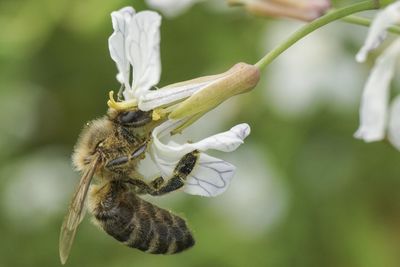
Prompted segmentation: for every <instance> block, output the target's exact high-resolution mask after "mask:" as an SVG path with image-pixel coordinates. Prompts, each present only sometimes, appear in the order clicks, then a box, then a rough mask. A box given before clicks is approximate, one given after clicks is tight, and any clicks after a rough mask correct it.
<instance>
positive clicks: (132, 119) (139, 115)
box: [118, 110, 151, 127]
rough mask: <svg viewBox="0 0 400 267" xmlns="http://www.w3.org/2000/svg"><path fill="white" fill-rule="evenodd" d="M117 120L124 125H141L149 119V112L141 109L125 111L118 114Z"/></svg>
mask: <svg viewBox="0 0 400 267" xmlns="http://www.w3.org/2000/svg"><path fill="white" fill-rule="evenodd" d="M118 121H119V122H120V123H121V124H123V125H126V126H132V127H138V126H143V125H145V124H146V123H148V122H149V121H151V113H150V112H146V111H142V110H136V111H127V112H123V113H121V114H120V115H119V116H118Z"/></svg>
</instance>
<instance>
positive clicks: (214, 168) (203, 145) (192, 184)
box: [151, 121, 250, 196]
mask: <svg viewBox="0 0 400 267" xmlns="http://www.w3.org/2000/svg"><path fill="white" fill-rule="evenodd" d="M181 123H182V121H175V122H173V121H167V122H165V123H163V124H162V125H160V126H158V127H157V128H155V129H154V131H153V133H152V135H153V143H152V145H151V155H152V158H153V160H154V162H155V163H156V165H157V166H158V168H159V169H160V171H161V175H162V176H163V177H164V178H165V179H168V178H169V177H171V175H172V173H173V170H174V168H175V166H176V165H177V164H178V162H179V160H180V159H181V158H182V157H183V156H184V155H185V154H187V153H189V152H192V151H193V150H196V149H197V150H199V151H200V152H203V151H206V150H208V149H215V150H220V151H224V152H231V151H233V150H235V149H236V148H238V147H239V145H240V144H242V143H243V140H244V139H245V138H246V137H247V136H248V135H249V134H250V127H249V125H248V124H245V123H243V124H239V125H236V126H235V127H233V128H231V129H230V130H229V131H226V132H224V133H220V134H216V135H213V136H211V137H208V138H205V139H203V140H201V141H199V142H196V143H191V144H189V143H186V144H183V145H178V144H176V143H174V142H169V143H168V144H164V143H162V142H161V140H160V138H163V137H166V136H167V135H169V133H170V131H171V130H172V129H174V128H176V127H177V126H178V125H180V124H181ZM234 170H235V167H234V166H233V165H231V164H230V163H228V162H225V161H222V160H220V159H216V158H213V157H211V156H208V155H207V154H204V153H200V157H199V162H198V164H197V165H196V167H195V168H194V169H193V172H192V173H191V174H190V176H189V178H188V184H187V185H186V186H185V189H184V190H185V192H187V193H190V194H197V195H203V196H215V195H218V194H220V193H222V192H223V191H224V190H225V189H226V187H227V186H228V185H229V181H230V179H231V177H232V176H233V174H234Z"/></svg>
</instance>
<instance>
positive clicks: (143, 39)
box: [109, 7, 259, 196]
mask: <svg viewBox="0 0 400 267" xmlns="http://www.w3.org/2000/svg"><path fill="white" fill-rule="evenodd" d="M111 16H112V21H113V28H114V33H113V34H112V35H111V37H110V38H109V47H110V54H111V58H112V59H113V60H114V61H115V62H116V64H117V68H118V71H119V73H118V75H117V80H118V81H119V82H120V83H121V84H122V86H123V87H122V89H123V90H122V93H123V97H124V101H121V102H113V100H111V102H109V105H110V107H111V108H121V109H124V108H126V107H127V108H128V109H129V108H132V107H135V106H137V107H138V108H139V109H141V110H144V111H149V110H153V118H154V113H155V112H154V111H155V110H156V109H163V112H166V113H168V114H174V112H177V114H175V116H174V117H175V118H177V120H166V121H165V122H164V123H162V124H161V125H160V126H158V127H156V128H155V129H154V130H153V132H152V144H151V147H150V148H149V151H148V152H149V154H150V156H151V159H152V160H153V161H154V163H155V165H156V166H157V168H158V169H159V171H160V173H161V176H162V177H163V178H164V179H168V178H169V177H171V176H172V174H173V170H174V168H175V166H176V165H177V163H178V162H179V160H180V159H181V158H182V157H183V156H184V155H185V154H187V153H190V152H192V151H194V150H198V151H200V154H199V158H198V162H197V163H196V166H195V168H194V169H193V171H192V172H191V173H190V175H189V177H188V178H187V181H186V184H185V186H184V188H183V190H184V191H185V192H186V193H189V194H194V195H202V196H215V195H218V194H220V193H222V192H224V191H225V189H226V188H227V186H228V185H229V182H230V179H231V178H232V176H233V174H234V170H235V167H234V166H233V165H232V164H230V163H228V162H225V161H223V160H220V159H217V158H214V157H211V156H209V155H207V154H205V153H203V152H204V151H206V150H209V149H214V150H220V151H224V152H231V151H233V150H235V149H236V148H237V147H238V146H239V145H240V144H242V143H243V140H244V139H245V138H246V137H247V136H248V135H249V133H250V127H249V125H247V124H239V125H237V126H235V127H233V128H232V129H231V130H229V131H227V132H224V133H220V134H217V135H213V136H211V137H208V138H205V139H203V140H201V141H199V142H197V143H185V144H183V145H178V144H177V143H174V142H171V141H170V142H167V143H163V142H162V141H161V139H163V140H164V139H165V138H166V137H169V136H170V134H171V132H172V131H174V130H176V129H177V128H180V127H182V125H185V124H187V123H188V122H189V121H190V122H192V119H193V116H194V117H195V118H197V116H198V114H197V113H200V114H203V113H204V112H207V111H208V110H210V109H211V108H214V107H215V106H217V105H218V104H219V103H221V102H222V101H224V100H225V99H227V98H229V97H230V96H231V95H234V94H238V93H241V92H244V91H247V90H248V89H250V88H252V87H254V86H255V84H254V82H255V83H256V82H257V81H258V76H259V73H258V69H256V68H255V67H254V66H251V65H247V64H244V65H243V64H237V65H235V66H234V67H233V68H231V69H230V70H228V71H227V72H224V73H222V74H218V75H212V76H206V77H201V78H197V79H193V80H190V81H186V82H181V83H177V84H173V85H170V86H166V87H164V88H161V89H158V90H150V89H151V88H152V87H153V86H154V85H155V84H157V83H158V82H159V80H160V74H161V63H160V48H159V46H160V33H159V27H160V25H161V17H160V16H159V15H158V14H157V13H155V12H152V11H142V12H138V13H135V11H134V9H133V8H131V7H125V8H122V9H121V10H119V11H115V12H112V13H111ZM241 77H243V78H241ZM254 77H255V78H254ZM230 80H232V81H230ZM210 90H212V91H211V92H210ZM203 91H204V92H206V93H204V92H203ZM202 94H206V96H203V95H202ZM185 99H187V100H186V101H188V102H187V103H186V102H185V101H183V100H185ZM204 99H205V100H207V101H206V102H207V103H208V105H203V102H202V100H204ZM182 101H183V102H182ZM180 102H182V103H180ZM177 103H178V105H177ZM188 103H189V104H188ZM193 103H194V104H193ZM192 106H195V109H193V108H191V107H192ZM182 110H183V111H182ZM182 114H183V115H182ZM164 115H165V114H164ZM154 119H155V120H157V119H159V118H154Z"/></svg>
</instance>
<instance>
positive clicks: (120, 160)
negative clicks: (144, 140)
mask: <svg viewBox="0 0 400 267" xmlns="http://www.w3.org/2000/svg"><path fill="white" fill-rule="evenodd" d="M145 152H146V144H143V145H141V146H139V148H137V149H136V150H135V151H133V152H132V153H131V154H130V155H121V156H119V157H116V158H114V159H112V160H110V161H108V162H107V163H106V164H105V168H106V169H108V170H109V171H112V172H119V170H121V169H123V168H124V166H125V165H126V164H128V163H129V162H130V161H131V160H134V159H137V158H140V157H141V156H143V154H144V153H145Z"/></svg>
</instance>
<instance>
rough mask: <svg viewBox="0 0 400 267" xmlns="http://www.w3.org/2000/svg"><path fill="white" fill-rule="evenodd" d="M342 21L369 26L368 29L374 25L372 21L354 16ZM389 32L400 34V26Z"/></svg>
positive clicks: (390, 28)
mask: <svg viewBox="0 0 400 267" xmlns="http://www.w3.org/2000/svg"><path fill="white" fill-rule="evenodd" d="M342 21H344V22H347V23H351V24H356V25H361V26H367V27H369V26H370V25H371V23H372V21H371V20H370V19H367V18H363V17H359V16H354V15H351V16H347V17H345V18H343V19H342ZM387 30H388V31H389V32H391V33H395V34H400V27H398V26H391V27H389V28H388V29H387Z"/></svg>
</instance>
